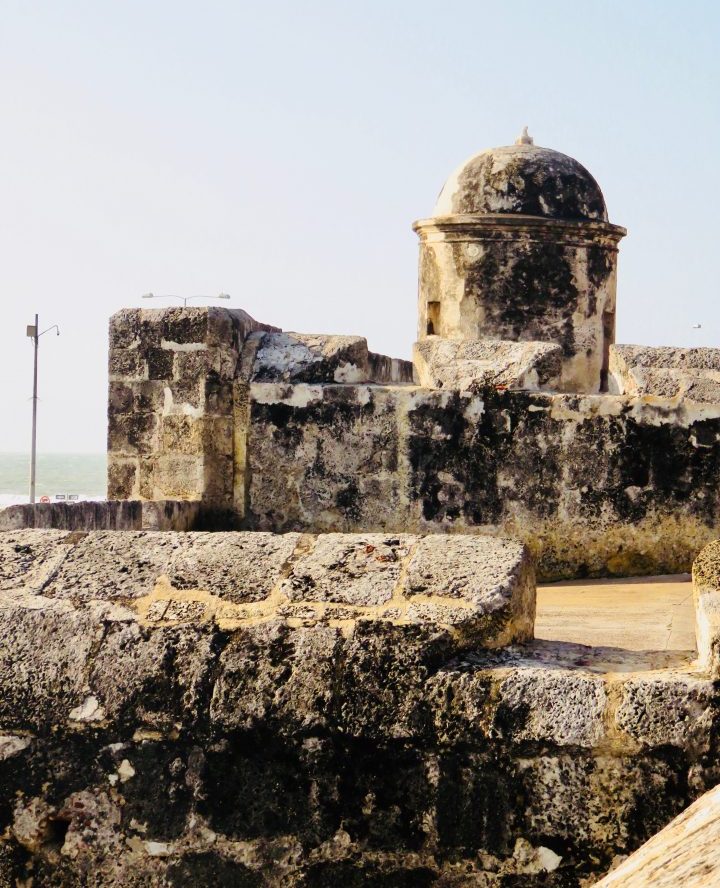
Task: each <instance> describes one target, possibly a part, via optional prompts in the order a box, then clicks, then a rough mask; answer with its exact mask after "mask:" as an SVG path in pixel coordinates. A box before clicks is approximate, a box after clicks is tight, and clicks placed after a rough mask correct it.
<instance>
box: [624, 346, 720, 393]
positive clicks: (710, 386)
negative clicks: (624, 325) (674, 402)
mask: <svg viewBox="0 0 720 888" xmlns="http://www.w3.org/2000/svg"><path fill="white" fill-rule="evenodd" d="M610 383H611V391H615V392H619V393H620V394H625V395H653V396H655V397H658V398H668V399H685V400H688V401H696V402H699V403H706V404H715V405H720V349H717V348H672V347H670V346H661V347H653V346H645V345H613V346H611V347H610Z"/></svg>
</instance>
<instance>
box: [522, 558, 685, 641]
mask: <svg viewBox="0 0 720 888" xmlns="http://www.w3.org/2000/svg"><path fill="white" fill-rule="evenodd" d="M694 621H695V612H694V608H693V597H692V583H691V581H690V576H689V575H688V574H680V575H678V576H664V577H633V578H631V579H620V580H605V579H602V580H568V581H566V582H562V583H552V584H547V585H540V586H538V604H537V619H536V622H535V637H536V638H537V639H543V640H546V641H554V642H570V643H573V644H584V645H590V646H592V647H612V648H619V649H622V650H625V651H653V652H657V651H668V652H670V651H676V652H682V653H683V654H685V655H687V656H688V658H690V657H692V656H694V654H695V622H694Z"/></svg>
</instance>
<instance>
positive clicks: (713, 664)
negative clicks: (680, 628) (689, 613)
mask: <svg viewBox="0 0 720 888" xmlns="http://www.w3.org/2000/svg"><path fill="white" fill-rule="evenodd" d="M692 577H693V599H694V601H695V635H696V638H697V648H698V661H699V663H700V665H701V666H702V667H704V668H705V669H707V670H708V671H709V672H710V675H711V676H712V678H713V679H720V540H716V541H715V542H712V543H710V544H709V545H708V546H705V548H704V549H703V550H702V552H700V554H699V555H698V557H697V558H696V559H695V562H694V564H693V569H692Z"/></svg>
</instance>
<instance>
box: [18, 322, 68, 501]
mask: <svg viewBox="0 0 720 888" xmlns="http://www.w3.org/2000/svg"><path fill="white" fill-rule="evenodd" d="M51 330H55V331H56V332H57V335H58V336H59V335H60V328H59V327H58V325H57V324H53V325H52V327H48V328H47V330H43V331H42V333H41V332H39V331H40V324H39V323H38V316H37V315H35V323H34V324H28V325H27V327H26V329H25V335H26V336H27V337H28V339H32V341H33V350H34V352H35V354H34V356H33V394H32V402H33V409H32V445H31V448H30V502H31V504H34V502H35V467H36V462H37V402H38V394H37V377H38V344H39V342H40V337H41V336H44V335H45V334H46V333H49V332H50V331H51Z"/></svg>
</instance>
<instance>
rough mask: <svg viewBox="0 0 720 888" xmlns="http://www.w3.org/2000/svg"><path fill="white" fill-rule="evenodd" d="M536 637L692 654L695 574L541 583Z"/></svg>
mask: <svg viewBox="0 0 720 888" xmlns="http://www.w3.org/2000/svg"><path fill="white" fill-rule="evenodd" d="M535 637H536V638H537V639H542V640H546V641H556V642H569V643H572V644H584V645H590V646H592V647H608V648H619V649H622V650H624V651H652V652H660V651H667V652H671V651H676V652H681V653H682V654H685V655H686V656H687V657H688V658H690V657H691V656H694V654H695V650H696V647H695V611H694V607H693V597H692V582H691V580H690V576H689V574H679V575H677V576H664V577H633V578H631V579H620V580H605V579H603V580H569V581H566V582H562V583H552V584H546V585H540V586H538V590H537V618H536V621H535ZM718 885H720V879H719V881H718Z"/></svg>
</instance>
